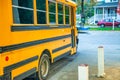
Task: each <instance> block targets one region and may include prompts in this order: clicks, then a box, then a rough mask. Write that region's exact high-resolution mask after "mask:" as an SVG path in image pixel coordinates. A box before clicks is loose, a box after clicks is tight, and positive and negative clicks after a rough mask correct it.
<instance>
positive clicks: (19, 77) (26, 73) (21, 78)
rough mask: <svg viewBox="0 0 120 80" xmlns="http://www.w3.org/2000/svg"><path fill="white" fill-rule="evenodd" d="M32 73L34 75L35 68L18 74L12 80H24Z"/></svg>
mask: <svg viewBox="0 0 120 80" xmlns="http://www.w3.org/2000/svg"><path fill="white" fill-rule="evenodd" d="M34 73H36V68H35V67H34V68H32V69H30V70H28V71H27V72H24V73H22V74H20V75H18V76H16V77H14V80H23V79H24V78H26V77H28V76H30V75H32V74H34Z"/></svg>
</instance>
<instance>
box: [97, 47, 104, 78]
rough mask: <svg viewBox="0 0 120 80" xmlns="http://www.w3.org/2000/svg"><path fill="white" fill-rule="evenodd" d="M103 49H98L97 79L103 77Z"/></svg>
mask: <svg viewBox="0 0 120 80" xmlns="http://www.w3.org/2000/svg"><path fill="white" fill-rule="evenodd" d="M104 75H105V73H104V48H103V46H99V47H98V75H97V76H98V77H104Z"/></svg>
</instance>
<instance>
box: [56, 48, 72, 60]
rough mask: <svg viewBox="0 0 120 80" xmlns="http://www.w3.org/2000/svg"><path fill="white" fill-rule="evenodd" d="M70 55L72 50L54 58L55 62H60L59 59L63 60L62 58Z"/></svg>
mask: <svg viewBox="0 0 120 80" xmlns="http://www.w3.org/2000/svg"><path fill="white" fill-rule="evenodd" d="M70 53H71V50H69V51H67V52H65V53H64V54H62V55H60V56H58V57H56V58H54V62H55V61H57V60H59V59H61V58H63V57H65V56H68V55H70Z"/></svg>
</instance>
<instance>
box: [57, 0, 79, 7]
mask: <svg viewBox="0 0 120 80" xmlns="http://www.w3.org/2000/svg"><path fill="white" fill-rule="evenodd" d="M56 1H57V2H61V3H64V4H67V5H70V6H73V7H76V6H77V5H76V3H75V2H74V1H72V0H56Z"/></svg>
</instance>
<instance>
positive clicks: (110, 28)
mask: <svg viewBox="0 0 120 80" xmlns="http://www.w3.org/2000/svg"><path fill="white" fill-rule="evenodd" d="M90 30H91V31H113V30H112V27H104V28H90ZM114 31H120V28H117V27H116V28H115V29H114Z"/></svg>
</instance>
